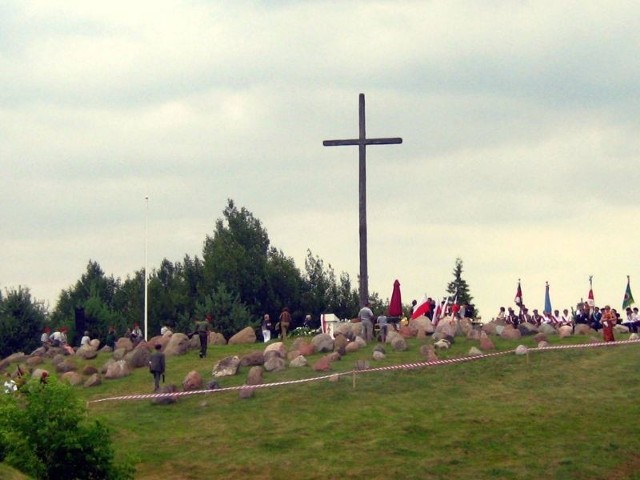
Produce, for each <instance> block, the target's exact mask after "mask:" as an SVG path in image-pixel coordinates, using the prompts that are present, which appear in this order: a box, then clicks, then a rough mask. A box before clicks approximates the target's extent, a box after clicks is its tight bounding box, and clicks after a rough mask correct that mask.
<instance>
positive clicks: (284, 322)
mask: <svg viewBox="0 0 640 480" xmlns="http://www.w3.org/2000/svg"><path fill="white" fill-rule="evenodd" d="M278 320H279V322H280V336H281V339H282V341H284V339H285V338H287V330H289V325H291V314H290V313H289V309H288V308H287V307H284V308H283V309H282V313H281V314H280V318H279V319H278Z"/></svg>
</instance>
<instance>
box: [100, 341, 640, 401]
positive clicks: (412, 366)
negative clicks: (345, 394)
mask: <svg viewBox="0 0 640 480" xmlns="http://www.w3.org/2000/svg"><path fill="white" fill-rule="evenodd" d="M633 343H640V339H639V340H621V341H617V342H596V343H580V344H575V345H549V346H547V347H535V348H528V351H536V352H541V351H548V350H563V349H571V348H591V347H611V346H616V345H625V344H633ZM514 352H515V349H514V350H505V351H504V352H494V353H486V354H483V355H470V356H467V357H456V358H450V359H443V360H432V361H430V362H415V363H405V364H402V365H391V366H388V367H374V368H367V369H363V370H351V371H348V372H342V373H332V374H330V375H322V376H319V377H312V378H303V379H301V380H287V381H283V382H272V383H262V384H260V385H240V386H237V387H224V388H216V389H214V390H191V391H188V392H171V393H149V394H139V395H121V396H118V397H108V398H100V399H98V400H90V401H89V402H87V403H88V404H91V403H100V402H111V401H125V400H146V399H153V398H175V397H185V396H189V395H202V394H207V393H222V392H230V391H234V390H244V389H251V390H253V389H257V388H271V387H280V386H283V385H295V384H300V383H309V382H316V381H320V380H327V379H329V378H332V377H336V376H346V375H353V374H356V373H358V374H359V373H369V372H384V371H392V370H410V369H415V368H424V367H435V366H439V365H449V364H453V363H463V362H470V361H474V360H481V359H485V358H490V357H497V356H500V355H506V354H509V353H511V354H513V353H514Z"/></svg>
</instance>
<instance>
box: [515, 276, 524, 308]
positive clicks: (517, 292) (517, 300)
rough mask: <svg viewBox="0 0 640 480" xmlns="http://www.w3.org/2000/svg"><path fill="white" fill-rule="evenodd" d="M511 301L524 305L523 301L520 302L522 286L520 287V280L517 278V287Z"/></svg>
mask: <svg viewBox="0 0 640 480" xmlns="http://www.w3.org/2000/svg"><path fill="white" fill-rule="evenodd" d="M513 301H514V302H515V304H516V305H517V306H519V307H521V306H522V305H524V303H522V288H520V280H518V289H517V290H516V298H514V299H513Z"/></svg>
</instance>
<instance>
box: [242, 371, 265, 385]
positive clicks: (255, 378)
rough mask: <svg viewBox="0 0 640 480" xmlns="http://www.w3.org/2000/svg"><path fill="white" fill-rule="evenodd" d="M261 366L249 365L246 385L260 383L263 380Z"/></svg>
mask: <svg viewBox="0 0 640 480" xmlns="http://www.w3.org/2000/svg"><path fill="white" fill-rule="evenodd" d="M262 373H263V369H262V367H257V366H256V367H251V368H250V369H249V373H247V382H246V383H247V385H261V384H262V382H263V376H262Z"/></svg>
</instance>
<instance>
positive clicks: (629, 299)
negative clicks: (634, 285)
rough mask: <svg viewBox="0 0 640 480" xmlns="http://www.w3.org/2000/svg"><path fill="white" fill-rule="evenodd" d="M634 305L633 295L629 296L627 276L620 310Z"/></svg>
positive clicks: (629, 285)
mask: <svg viewBox="0 0 640 480" xmlns="http://www.w3.org/2000/svg"><path fill="white" fill-rule="evenodd" d="M634 303H635V300H634V299H633V295H632V294H631V284H630V283H629V275H627V289H626V290H625V292H624V300H622V309H623V310H624V309H625V308H627V307H628V306H630V305H632V304H634Z"/></svg>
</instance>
